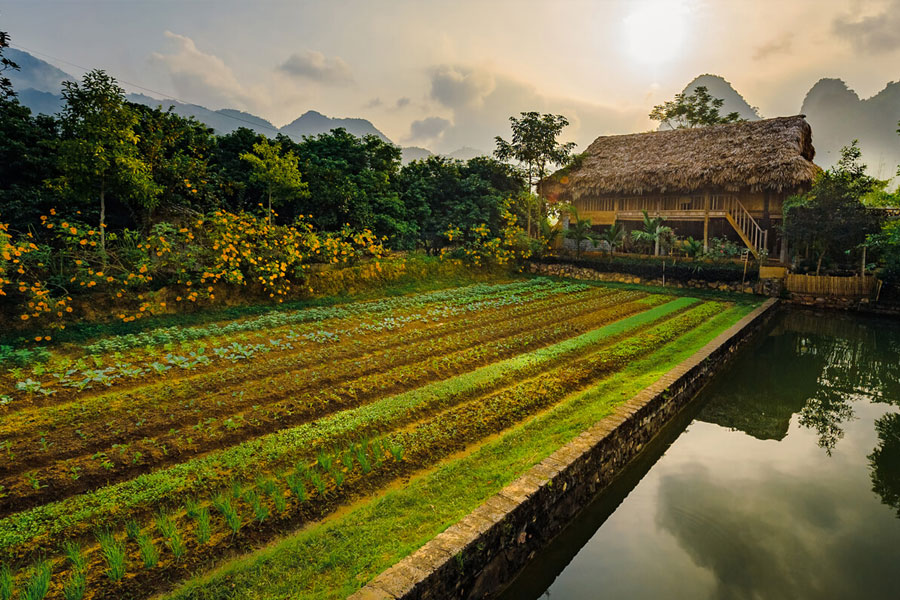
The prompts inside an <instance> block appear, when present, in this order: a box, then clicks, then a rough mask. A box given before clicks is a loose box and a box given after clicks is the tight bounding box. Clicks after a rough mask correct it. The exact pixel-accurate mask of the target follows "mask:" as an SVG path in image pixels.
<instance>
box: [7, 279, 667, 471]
mask: <svg viewBox="0 0 900 600" xmlns="http://www.w3.org/2000/svg"><path fill="white" fill-rule="evenodd" d="M639 297H641V295H640V294H637V293H635V292H630V293H613V294H603V295H598V296H595V297H587V298H579V299H577V300H573V301H571V302H568V301H567V302H563V303H558V304H557V305H556V306H553V305H543V304H541V305H539V306H535V307H530V305H529V306H528V308H529V310H514V311H511V312H509V313H503V314H498V315H491V316H490V317H489V318H486V319H484V320H478V321H468V320H467V321H465V322H462V323H457V324H454V326H453V327H451V328H450V329H449V330H443V331H441V332H435V333H436V335H429V336H423V335H419V334H418V333H419V332H420V331H421V330H416V331H414V332H410V334H408V335H405V334H398V336H395V337H394V338H391V339H390V340H384V344H383V347H382V348H379V349H378V350H376V351H374V352H373V351H372V349H371V348H368V347H363V348H357V349H356V351H354V352H343V353H337V352H334V353H327V352H321V353H315V354H313V355H312V356H307V355H300V356H297V355H295V354H290V355H285V356H278V357H270V358H269V360H266V361H260V362H259V363H257V364H254V365H245V366H236V367H232V368H230V369H224V370H221V371H218V372H210V373H208V374H203V375H197V376H193V377H190V378H186V379H182V380H180V381H178V382H170V381H166V382H158V383H153V384H148V385H146V386H143V387H141V388H135V389H132V390H128V391H113V392H108V393H106V394H103V395H99V396H89V397H87V398H80V399H78V400H77V401H74V402H70V403H67V404H63V405H61V406H51V407H44V408H40V409H38V408H33V409H28V410H22V411H18V412H17V413H14V414H11V415H8V416H7V417H6V419H5V420H4V424H3V425H0V437H3V438H4V439H5V440H6V441H7V442H6V443H7V447H6V450H7V453H8V454H9V453H11V454H12V455H14V456H15V457H20V458H21V457H22V456H24V455H25V454H28V449H27V448H28V446H32V445H33V447H35V448H36V447H37V446H38V444H36V443H35V444H33V443H34V442H38V441H39V440H40V439H41V438H44V440H45V442H44V444H43V445H44V446H46V447H47V449H53V448H54V446H55V449H56V451H57V452H59V451H60V446H61V444H60V440H59V439H54V437H53V436H56V437H57V438H58V437H59V436H63V437H64V436H66V435H68V436H72V435H73V433H74V432H76V431H80V432H82V433H84V434H85V435H83V437H85V438H88V436H87V435H86V434H87V433H88V432H90V439H84V440H82V441H81V444H80V445H79V447H91V445H92V444H93V442H95V441H96V438H97V437H98V436H100V437H102V436H103V435H104V432H103V431H98V430H97V429H96V428H92V427H91V425H92V423H94V422H102V423H103V424H105V429H106V432H108V435H111V436H112V437H114V438H116V439H117V440H118V441H119V442H126V441H127V438H129V437H130V438H134V437H140V436H143V435H148V434H149V433H152V432H153V431H154V425H156V427H157V430H158V427H159V426H162V427H164V428H165V429H169V428H171V427H173V426H176V424H177V423H178V421H179V420H180V419H182V418H185V417H187V418H190V417H191V416H193V415H197V414H200V413H201V411H202V414H203V415H204V416H206V417H209V416H210V415H213V416H215V415H219V414H229V411H230V410H231V409H232V407H240V406H250V405H254V404H255V405H259V406H263V405H264V404H265V400H266V398H272V397H274V398H275V399H278V398H280V397H286V396H287V395H288V394H298V393H301V392H303V391H305V390H308V389H323V388H324V387H326V386H328V385H331V384H333V383H336V382H342V381H349V380H353V379H356V378H359V377H362V376H365V375H367V374H371V373H377V372H381V371H385V370H389V369H391V368H393V367H396V366H400V365H404V364H410V363H414V362H417V361H421V360H424V359H427V358H429V357H431V356H432V355H435V354H439V353H449V352H453V351H457V350H460V349H465V348H468V347H471V346H473V345H476V344H478V343H480V342H482V341H487V340H491V339H495V338H499V337H503V336H504V335H510V334H512V333H514V332H515V331H517V330H521V329H523V324H524V325H528V326H530V325H534V324H536V323H537V322H538V321H539V320H540V319H542V318H543V317H544V316H546V315H548V314H553V315H554V316H556V317H557V318H558V319H559V320H560V321H563V320H566V319H569V318H573V317H576V316H580V315H583V314H585V313H589V312H591V311H596V310H602V309H604V308H606V307H608V306H609V305H611V304H616V303H619V302H626V301H629V300H633V299H637V298H639ZM656 301H659V300H656ZM360 359H363V360H360ZM324 365H327V367H325V366H324ZM310 366H312V367H315V368H313V369H309V368H308V367H310ZM248 381H253V382H254V383H253V385H252V386H250V385H244V386H243V388H244V389H243V390H240V391H237V392H235V391H234V389H235V387H236V386H237V385H238V384H241V383H245V382H248ZM198 398H203V402H202V403H200V402H198V401H197V399H198ZM201 404H202V406H201ZM160 424H161V425H160ZM49 432H53V433H52V434H50V433H49ZM16 440H20V441H16ZM23 453H24V454H23ZM42 454H47V453H46V452H39V453H37V454H31V455H29V460H32V459H37V460H40V458H39V456H40V455H42ZM22 460H24V459H22Z"/></svg>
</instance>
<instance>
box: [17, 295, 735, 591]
mask: <svg viewBox="0 0 900 600" xmlns="http://www.w3.org/2000/svg"><path fill="white" fill-rule="evenodd" d="M747 310H749V308H748V307H747V306H735V305H733V304H731V303H728V302H723V301H713V300H704V301H701V300H699V299H696V298H688V297H679V298H676V297H672V296H667V295H662V294H650V293H647V292H643V291H638V290H624V289H612V288H605V287H599V286H595V285H588V284H585V283H579V282H567V281H556V280H548V279H527V280H525V279H523V280H514V281H508V282H499V283H491V284H476V285H469V286H464V287H457V288H451V289H446V290H440V291H434V292H426V293H418V294H413V295H406V296H398V297H388V298H384V299H379V300H372V301H365V302H351V303H346V304H338V305H334V306H328V307H317V308H306V309H300V310H280V311H275V312H270V313H266V314H263V315H257V316H250V317H246V318H242V319H236V320H232V321H226V322H216V323H208V324H204V325H196V326H185V327H168V328H165V327H161V328H156V329H150V330H145V331H143V332H140V333H131V334H122V335H115V336H110V337H105V338H101V339H97V340H93V341H92V342H89V343H85V344H83V345H79V346H75V345H70V346H66V345H59V346H56V347H55V349H54V350H52V351H51V352H50V353H49V355H48V354H43V355H35V356H33V357H29V360H24V361H19V364H17V365H15V366H13V365H11V364H7V365H5V367H6V369H5V371H6V374H5V375H4V376H3V378H2V380H0V445H2V447H0V456H2V457H3V460H2V461H0V600H9V599H11V598H22V599H29V600H32V599H40V598H45V597H47V598H65V599H66V600H78V599H80V598H125V597H135V598H142V597H150V596H153V595H155V594H157V593H159V592H162V591H166V590H169V589H171V588H172V587H173V585H175V584H177V583H178V582H180V581H183V580H185V579H190V578H191V577H192V576H193V574H195V573H197V572H200V571H202V570H206V569H208V568H210V567H211V566H213V565H215V564H218V563H220V562H221V561H222V560H223V558H227V557H235V556H241V555H244V554H246V553H247V552H250V551H252V550H253V549H255V548H259V547H261V546H263V545H265V544H268V543H270V542H272V541H275V540H279V539H283V538H286V537H288V538H289V537H290V536H292V535H295V534H294V532H295V531H296V530H298V529H300V528H301V526H308V527H307V529H308V528H309V527H315V525H316V523H318V522H321V521H323V520H325V521H327V520H328V519H330V518H332V516H333V515H334V514H335V511H336V510H337V509H338V508H339V507H341V506H345V505H347V504H348V503H350V502H354V501H360V502H363V503H366V502H370V501H371V502H374V501H375V499H376V498H378V497H379V495H380V494H382V493H383V491H384V490H385V489H387V488H396V487H397V486H400V487H401V488H402V487H403V486H406V485H408V484H409V481H410V478H412V480H413V481H415V480H416V477H419V476H421V474H422V473H427V472H429V471H430V470H434V469H435V468H437V467H438V466H439V465H443V464H447V463H448V461H449V462H450V463H452V462H453V461H455V460H459V459H458V457H459V455H460V452H461V451H470V450H471V449H472V448H477V447H479V445H480V444H483V443H485V442H486V441H487V440H490V439H491V438H492V436H495V434H500V433H503V432H505V431H509V430H510V428H514V427H519V426H522V425H523V424H527V423H528V422H530V421H531V420H533V419H535V418H536V417H538V416H539V415H542V414H545V413H546V412H547V411H552V410H555V409H556V408H558V407H559V406H562V405H564V404H565V403H566V402H568V401H569V399H571V398H573V397H574V395H577V394H580V393H584V391H585V390H590V389H592V388H594V387H595V386H597V385H598V384H600V383H602V382H604V381H608V380H609V378H611V377H613V376H615V375H616V374H617V373H620V372H622V371H623V369H626V367H628V365H630V364H632V363H635V361H640V360H645V359H648V358H652V357H653V356H656V355H657V354H656V353H659V352H661V351H662V350H663V349H665V348H669V347H675V346H677V345H678V344H681V346H679V348H681V350H680V351H687V350H691V349H696V347H699V345H698V344H700V343H701V342H702V339H701V338H700V337H697V336H696V335H694V337H691V335H693V334H694V332H697V331H701V330H702V331H704V332H705V333H704V335H706V336H707V337H709V336H711V335H714V334H715V333H716V332H718V331H720V330H721V329H723V328H724V327H727V326H728V325H731V324H732V323H733V322H734V321H736V320H737V319H738V318H739V317H740V316H742V315H743V314H745V313H746V311H747ZM623 393H624V392H623ZM626 399H627V397H626V398H620V399H619V401H624V400H626ZM539 459H540V458H538V460H539ZM362 583H364V582H358V585H361V584H362ZM358 585H357V587H358ZM326 595H327V594H326Z"/></svg>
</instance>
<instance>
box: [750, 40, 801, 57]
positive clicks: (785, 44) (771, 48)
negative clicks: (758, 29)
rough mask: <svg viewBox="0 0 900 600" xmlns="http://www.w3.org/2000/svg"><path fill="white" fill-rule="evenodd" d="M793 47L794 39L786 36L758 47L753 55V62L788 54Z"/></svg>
mask: <svg viewBox="0 0 900 600" xmlns="http://www.w3.org/2000/svg"><path fill="white" fill-rule="evenodd" d="M792 47H793V39H792V37H791V35H790V34H785V35H783V36H781V37H779V38H775V39H773V40H770V41H768V42H766V43H765V44H762V45H761V46H757V47H756V50H755V52H754V53H753V60H763V59H765V58H768V57H770V56H773V55H777V54H787V53H788V52H790V50H791V48H792Z"/></svg>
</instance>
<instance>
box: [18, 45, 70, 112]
mask: <svg viewBox="0 0 900 600" xmlns="http://www.w3.org/2000/svg"><path fill="white" fill-rule="evenodd" d="M3 54H4V56H6V57H7V58H8V59H10V60H11V61H13V62H14V63H16V64H17V65H19V70H18V71H17V70H15V69H7V70H6V71H5V73H4V74H5V75H6V76H7V77H9V80H10V81H12V84H13V89H15V90H22V91H24V90H27V89H33V90H37V91H39V92H47V93H50V94H55V95H59V93H60V92H61V91H62V82H63V81H67V80H75V77H72V76H71V75H69V74H68V73H66V72H65V71H62V70H60V69H57V68H56V67H54V66H53V65H51V64H50V63H48V62H46V61H43V60H41V59H39V58H37V57H35V56H32V55H31V54H28V53H27V52H23V51H21V50H16V49H15V48H6V49H4V50H3ZM23 104H24V102H23Z"/></svg>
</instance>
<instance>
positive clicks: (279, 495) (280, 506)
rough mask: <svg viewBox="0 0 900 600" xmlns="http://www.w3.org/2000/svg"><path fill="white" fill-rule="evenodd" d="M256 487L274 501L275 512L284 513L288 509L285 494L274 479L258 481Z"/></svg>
mask: <svg viewBox="0 0 900 600" xmlns="http://www.w3.org/2000/svg"><path fill="white" fill-rule="evenodd" d="M256 485H257V487H259V489H260V490H261V491H262V493H263V494H265V495H266V496H268V497H269V498H271V499H272V503H273V504H275V510H276V511H277V512H284V509H285V508H287V501H286V500H285V498H284V493H283V492H282V491H281V490H280V489H279V488H278V484H277V483H275V480H274V479H259V480H257V483H256Z"/></svg>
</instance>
